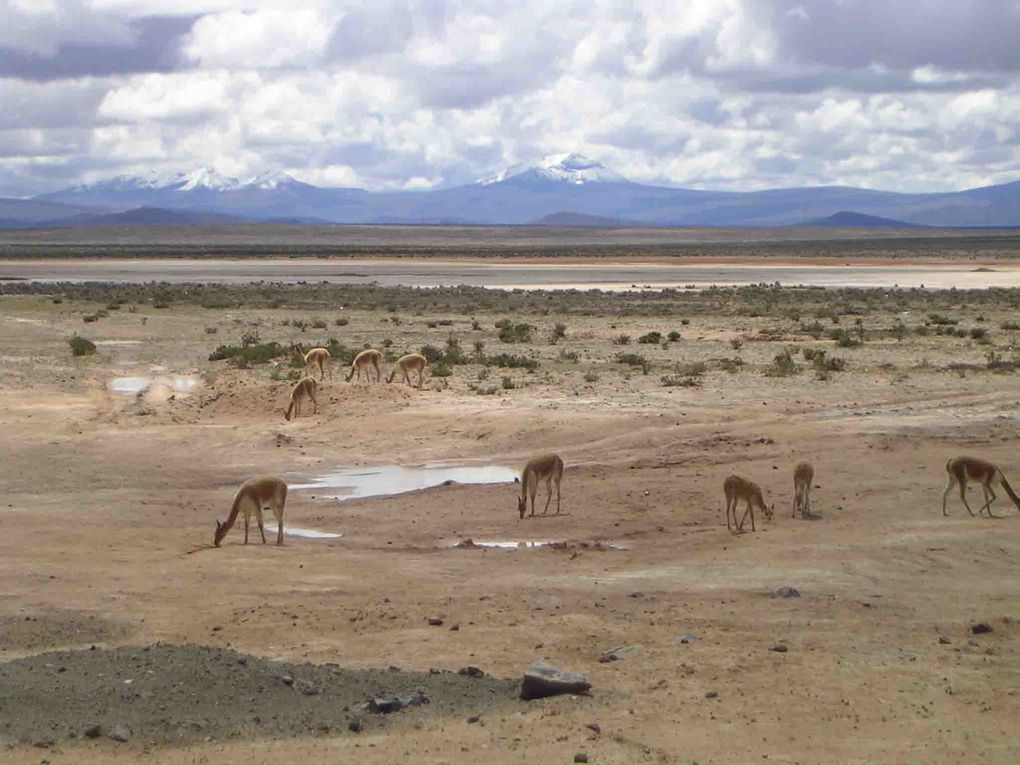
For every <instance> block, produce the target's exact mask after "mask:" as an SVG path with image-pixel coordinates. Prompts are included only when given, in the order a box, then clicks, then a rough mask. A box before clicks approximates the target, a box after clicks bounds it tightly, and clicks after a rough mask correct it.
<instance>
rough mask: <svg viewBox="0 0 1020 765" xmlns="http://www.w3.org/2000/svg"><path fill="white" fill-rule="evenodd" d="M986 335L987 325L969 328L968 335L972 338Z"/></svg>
mask: <svg viewBox="0 0 1020 765" xmlns="http://www.w3.org/2000/svg"><path fill="white" fill-rule="evenodd" d="M987 335H988V328H987V327H972V328H971V330H970V336H971V338H972V339H974V340H981V339H983V338H984V337H986V336H987Z"/></svg>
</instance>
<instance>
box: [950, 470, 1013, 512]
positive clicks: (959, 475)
mask: <svg viewBox="0 0 1020 765" xmlns="http://www.w3.org/2000/svg"><path fill="white" fill-rule="evenodd" d="M946 472H947V473H949V482H948V483H947V484H946V490H945V491H944V492H942V514H943V515H949V513H948V512H947V511H946V497H948V496H949V492H951V491H952V490H953V485H954V484H955V485H957V486H959V487H960V499H962V500H963V506H964V507H966V508H967V512H968V513H970V514H971V515H974V511H973V510H971V509H970V505H969V504H968V503H967V482H968V481H974V482H975V483H980V484H981V491H982V492H984V495H985V503H984V504H983V505H982V506H981V510H987V511H988V517H989V518H994V517H995V516H994V515H992V503H993V502H994V501H995V500H996V496H995V492H994V491H993V490H992V483H993V482H995V481H998V482H999V483H1000V484H1002V488H1003V489H1005V490H1006V493H1007V494H1008V495H1009V498H1010V499H1011V500H1013V504H1014V505H1016V506H1017V509H1018V510H1020V497H1017V495H1016V494H1015V493H1014V491H1013V487H1012V486H1010V485H1009V481H1007V480H1006V476H1004V475H1003V474H1002V471H1001V470H999V468H997V467H996V466H995V465H993V464H992V463H991V462H987V461H986V460H982V459H978V458H977V457H954V458H953V459H951V460H949V462H947V463H946ZM981 510H978V515H981Z"/></svg>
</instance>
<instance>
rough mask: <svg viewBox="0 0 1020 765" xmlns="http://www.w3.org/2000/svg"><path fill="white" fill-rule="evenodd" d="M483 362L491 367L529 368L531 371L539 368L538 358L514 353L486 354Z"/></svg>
mask: <svg viewBox="0 0 1020 765" xmlns="http://www.w3.org/2000/svg"><path fill="white" fill-rule="evenodd" d="M482 363H483V364H485V365H486V366H489V367H504V368H507V369H527V370H528V371H529V372H533V371H535V370H536V369H538V359H533V358H531V357H529V356H517V355H514V354H512V353H497V354H495V355H493V356H486V357H485V359H484V361H483V362H482Z"/></svg>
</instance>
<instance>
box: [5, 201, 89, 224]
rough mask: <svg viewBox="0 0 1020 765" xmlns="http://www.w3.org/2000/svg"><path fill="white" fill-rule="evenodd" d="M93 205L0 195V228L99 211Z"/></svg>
mask: <svg viewBox="0 0 1020 765" xmlns="http://www.w3.org/2000/svg"><path fill="white" fill-rule="evenodd" d="M101 212H103V211H102V210H97V209H96V208H94V207H87V206H83V205H69V204H61V203H59V202H46V201H41V200H38V199H13V198H10V197H0V228H27V227H29V226H40V225H44V224H45V223H46V221H50V220H56V219H60V218H73V217H75V216H77V215H83V214H96V213H101Z"/></svg>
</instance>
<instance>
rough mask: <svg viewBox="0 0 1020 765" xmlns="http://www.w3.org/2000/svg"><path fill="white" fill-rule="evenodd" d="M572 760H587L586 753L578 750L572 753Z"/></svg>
mask: <svg viewBox="0 0 1020 765" xmlns="http://www.w3.org/2000/svg"><path fill="white" fill-rule="evenodd" d="M574 762H588V755H586V754H585V753H584V752H578V753H577V754H575V755H574Z"/></svg>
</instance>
